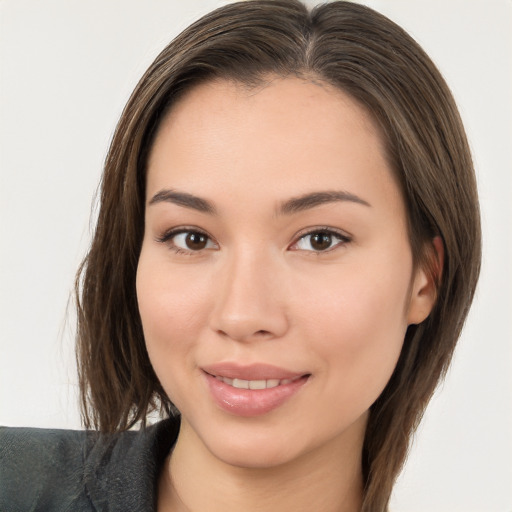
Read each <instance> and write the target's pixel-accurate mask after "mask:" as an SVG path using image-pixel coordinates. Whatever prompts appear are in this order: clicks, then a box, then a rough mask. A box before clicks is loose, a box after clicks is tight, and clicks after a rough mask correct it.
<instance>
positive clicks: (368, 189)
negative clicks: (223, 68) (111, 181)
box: [137, 78, 435, 512]
mask: <svg viewBox="0 0 512 512" xmlns="http://www.w3.org/2000/svg"><path fill="white" fill-rule="evenodd" d="M168 190H172V191H179V192H185V193H188V194H192V195H194V196H197V197H199V198H202V199H205V200H207V201H209V203H211V205H212V207H214V208H215V213H208V212H201V211H198V210H197V209H195V208H192V207H190V205H183V204H175V202H173V201H172V200H160V201H157V200H155V199H154V198H155V196H156V195H157V194H159V193H161V192H162V191H168ZM319 191H330V192H332V191H343V192H345V193H349V194H351V196H349V197H351V198H352V199H353V198H354V197H357V198H358V199H360V200H361V201H360V202H357V201H354V200H347V198H346V197H345V200H332V201H329V202H323V203H322V204H317V205H314V206H311V205H310V206H311V207H309V208H303V209H300V210H298V211H292V212H290V211H288V212H282V211H280V208H281V207H282V204H283V203H285V202H287V201H288V202H289V201H290V199H293V198H298V197H301V196H304V195H305V194H311V193H313V192H319ZM161 197H162V194H161V195H160V198H161ZM365 203H366V204H365ZM145 225H146V230H145V236H144V240H143V245H142V252H141V256H140V261H139V267H138V272H137V294H138V301H139V307H140V313H141V317H142V323H143V328H144V334H145V338H146V343H147V349H148V352H149V356H150V359H151V362H152V364H153V366H154V369H155V372H156V374H157V376H158V377H159V379H160V381H161V383H162V385H163V387H164V389H165V390H166V392H167V393H168V395H169V396H170V398H171V399H172V401H173V402H174V403H175V404H176V406H177V407H178V409H179V410H180V411H181V413H182V428H181V431H180V435H179V438H178V441H177V444H176V446H175V448H174V450H173V452H172V454H171V455H170V456H169V458H168V460H167V462H166V465H165V468H164V470H163V472H162V477H161V480H160V491H159V510H172V511H179V510H194V511H196V510H209V511H216V510H219V511H220V510H222V511H223V512H226V511H231V510H233V511H234V510H237V511H240V510H244V511H253V510H279V511H283V510H284V511H286V510H293V511H295V512H297V511H301V510H308V511H309V510H311V504H312V503H314V504H315V507H314V508H315V509H317V510H323V511H327V512H328V511H355V510H358V509H359V508H360V505H361V497H362V477H361V450H362V443H363V439H364V431H365V426H366V421H367V416H368V409H369V407H370V406H371V404H372V403H373V402H374V401H375V400H376V398H377V397H378V396H379V394H380V393H381V392H382V390H383V388H384V387H385V385H386V383H387V381H388V380H389V378H390V376H391V374H392V372H393V369H394V367H395V365H396V362H397V359H398V357H399V354H400V350H401V347H402V343H403V339H404V335H405V332H406V329H407V326H408V325H409V324H413V323H419V322H421V321H423V320H424V319H425V318H426V316H428V314H429V312H430V310H431V308H432V305H433V302H434V298H435V292H434V286H433V283H432V282H431V281H430V279H429V277H428V274H427V273H426V272H424V271H423V269H421V268H415V267H414V265H413V259H412V254H411V249H410V245H409V241H408V235H407V219H406V213H405V207H404V202H403V199H402V197H401V194H400V191H399V187H398V186H397V183H396V182H395V179H394V177H393V174H392V172H391V169H390V167H389V164H388V161H387V159H386V154H385V151H384V149H383V144H382V139H381V136H380V134H379V131H378V129H377V128H376V125H375V123H374V122H373V120H372V119H371V117H370V116H369V115H368V114H367V113H366V111H365V110H364V109H363V108H362V107H360V106H359V105H358V104H357V103H356V102H354V101H353V100H352V99H351V98H350V97H349V96H347V95H346V94H344V93H343V92H341V91H339V90H337V89H333V88H332V87H330V86H328V85H326V84H322V83H319V82H315V83H313V82H311V81H306V80H300V79H298V78H293V79H291V78H289V79H277V78H276V79H275V80H272V81H270V83H269V84H268V85H266V86H265V87H261V88H259V89H251V90H247V89H246V88H244V87H243V86H240V85H237V84H234V83H232V82H227V81H216V82H211V83H207V84H203V85H201V86H198V87H196V88H195V89H192V91H190V92H189V93H188V94H187V95H186V96H185V97H184V98H182V99H181V100H180V102H179V103H178V104H177V105H175V106H174V107H173V109H172V111H171V112H170V114H169V115H168V116H167V118H166V119H165V120H164V121H163V123H162V125H161V127H160V129H159V132H158V134H157V137H156V140H155V143H154V146H153V148H152V151H151V154H150V159H149V165H148V176H147V206H146V218H145ZM180 227H183V228H187V229H189V231H190V228H191V227H193V228H194V229H195V230H199V231H201V232H203V233H205V234H206V235H207V237H208V238H207V239H205V240H208V242H207V245H206V246H205V247H204V248H203V249H200V250H191V249H190V248H189V247H188V246H187V244H186V243H185V242H186V241H185V235H182V236H174V237H172V236H171V237H169V236H167V238H166V239H165V241H163V238H164V235H165V233H168V232H169V230H171V229H172V228H180ZM327 228H329V229H331V230H333V231H335V234H333V235H331V239H330V242H329V244H327V245H328V248H327V249H326V250H323V249H322V250H315V247H314V246H313V245H312V243H311V242H312V238H311V236H310V235H308V233H311V232H312V231H313V232H315V230H316V232H319V231H323V232H325V231H326V229H327ZM225 361H230V362H236V363H238V364H250V363H255V362H260V363H261V362H263V363H268V364H272V365H274V366H278V367H282V368H286V369H289V370H292V371H296V372H300V373H307V374H309V375H310V377H309V378H308V380H307V382H306V383H305V384H304V385H303V386H302V387H301V388H300V390H299V391H298V392H297V393H296V394H294V395H293V396H292V397H291V398H290V399H289V400H287V401H286V402H285V403H284V404H282V405H281V406H279V407H278V408H276V409H274V410H272V411H270V412H268V413H266V414H262V415H257V416H255V417H241V416H239V415H236V414H230V413H229V412H226V411H225V410H224V409H222V408H220V407H219V406H218V405H217V403H215V401H214V400H213V399H212V396H211V394H210V391H209V388H208V386H207V385H206V384H205V378H204V372H203V370H202V368H203V367H204V366H205V365H208V364H213V363H217V362H225Z"/></svg>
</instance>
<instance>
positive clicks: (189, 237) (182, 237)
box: [158, 230, 219, 254]
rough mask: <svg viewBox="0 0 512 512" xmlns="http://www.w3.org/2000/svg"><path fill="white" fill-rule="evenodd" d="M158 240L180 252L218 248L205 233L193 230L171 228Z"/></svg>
mask: <svg viewBox="0 0 512 512" xmlns="http://www.w3.org/2000/svg"><path fill="white" fill-rule="evenodd" d="M158 241H159V242H162V243H165V244H167V245H169V247H170V248H171V249H172V250H174V251H175V252H177V253H180V254H181V253H189V254H191V253H194V252H200V251H203V250H209V249H218V248H219V246H218V245H217V244H216V243H215V242H214V241H213V240H212V239H211V238H210V237H209V236H208V235H207V234H206V233H203V232H201V231H193V230H179V231H178V230H173V231H171V232H169V233H167V234H165V235H164V236H162V237H161V238H159V239H158Z"/></svg>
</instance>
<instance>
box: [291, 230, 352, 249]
mask: <svg viewBox="0 0 512 512" xmlns="http://www.w3.org/2000/svg"><path fill="white" fill-rule="evenodd" d="M315 233H327V234H329V235H333V236H334V237H336V238H339V239H340V240H341V242H340V243H338V244H335V245H334V246H333V247H330V248H329V249H326V250H325V251H313V250H312V251H306V250H304V252H311V253H314V254H324V253H328V252H331V251H332V250H334V249H336V248H337V247H339V246H343V245H345V244H348V243H349V242H352V239H353V237H352V236H351V235H349V234H348V233H346V232H345V231H342V230H340V229H337V228H333V227H330V226H315V227H312V228H305V229H303V230H301V231H299V232H298V233H297V234H296V235H295V237H294V242H293V243H292V244H291V245H290V246H289V247H288V249H289V250H290V249H291V250H296V251H299V250H302V249H293V247H294V246H296V245H297V244H298V243H299V242H300V240H302V239H303V238H304V237H306V236H308V235H313V234H315Z"/></svg>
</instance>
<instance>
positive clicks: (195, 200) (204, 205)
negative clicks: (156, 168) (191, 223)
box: [148, 189, 217, 215]
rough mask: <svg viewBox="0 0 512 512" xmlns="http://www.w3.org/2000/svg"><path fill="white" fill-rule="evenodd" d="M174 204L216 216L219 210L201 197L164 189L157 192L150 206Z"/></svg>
mask: <svg viewBox="0 0 512 512" xmlns="http://www.w3.org/2000/svg"><path fill="white" fill-rule="evenodd" d="M165 202H167V203H172V204H176V205H178V206H183V207H185V208H190V209H192V210H197V211H199V212H202V213H208V214H210V215H216V214H217V210H216V209H215V206H213V204H212V203H211V202H210V201H208V200H206V199H203V198H201V197H197V196H194V195H192V194H188V193H187V192H178V191H177V190H169V189H163V190H160V192H157V193H156V194H155V195H154V196H153V197H152V198H151V200H150V201H149V203H148V204H149V205H154V204H158V203H165Z"/></svg>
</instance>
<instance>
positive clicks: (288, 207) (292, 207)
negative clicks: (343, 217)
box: [278, 190, 371, 215]
mask: <svg viewBox="0 0 512 512" xmlns="http://www.w3.org/2000/svg"><path fill="white" fill-rule="evenodd" d="M339 201H342V202H346V201H348V202H350V203H356V204H361V205H363V206H368V207H370V208H371V204H370V203H369V202H368V201H365V200H364V199H362V198H360V197H359V196H356V195H355V194H351V193H350V192H346V191H343V190H340V191H337V190H334V191H331V190H328V191H325V192H312V193H309V194H304V195H303V196H299V197H293V198H291V199H288V200H287V201H285V202H284V203H281V205H280V207H279V208H278V214H280V215H291V214H293V213H297V212H302V211H304V210H309V209H310V208H315V207H316V206H320V205H323V204H328V203H337V202H339Z"/></svg>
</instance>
